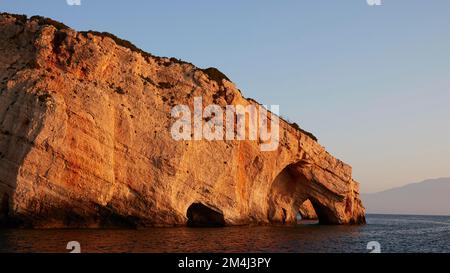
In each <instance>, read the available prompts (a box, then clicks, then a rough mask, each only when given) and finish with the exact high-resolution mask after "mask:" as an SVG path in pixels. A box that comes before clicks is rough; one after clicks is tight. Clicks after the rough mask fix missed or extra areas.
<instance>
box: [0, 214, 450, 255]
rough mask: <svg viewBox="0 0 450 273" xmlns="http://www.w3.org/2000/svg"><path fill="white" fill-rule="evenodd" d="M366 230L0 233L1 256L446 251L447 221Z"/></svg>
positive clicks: (410, 220)
mask: <svg viewBox="0 0 450 273" xmlns="http://www.w3.org/2000/svg"><path fill="white" fill-rule="evenodd" d="M367 221H368V224H367V225H365V226H319V225H315V224H300V225H297V226H295V227H226V228H184V227H183V228H150V229H141V230H0V252H69V250H66V246H67V243H68V242H69V241H78V242H79V243H80V245H81V252H369V250H367V243H368V242H370V241H377V242H379V243H380V245H381V252H450V217H449V216H406V215H368V216H367Z"/></svg>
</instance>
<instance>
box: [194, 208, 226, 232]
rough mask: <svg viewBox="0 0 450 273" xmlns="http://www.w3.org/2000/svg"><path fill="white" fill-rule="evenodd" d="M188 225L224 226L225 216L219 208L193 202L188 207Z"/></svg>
mask: <svg viewBox="0 0 450 273" xmlns="http://www.w3.org/2000/svg"><path fill="white" fill-rule="evenodd" d="M186 217H187V218H188V221H187V226H188V227H224V226H225V218H224V215H223V213H222V212H220V211H219V210H217V209H213V208H211V207H208V206H205V205H204V204H202V203H193V204H192V205H190V206H189V208H188V209H187V213H186Z"/></svg>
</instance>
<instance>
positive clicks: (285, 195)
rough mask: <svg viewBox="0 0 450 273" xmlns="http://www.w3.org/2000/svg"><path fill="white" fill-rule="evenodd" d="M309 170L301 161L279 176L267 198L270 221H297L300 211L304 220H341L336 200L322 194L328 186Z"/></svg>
mask: <svg viewBox="0 0 450 273" xmlns="http://www.w3.org/2000/svg"><path fill="white" fill-rule="evenodd" d="M309 171H310V167H309V166H308V165H307V164H305V163H304V162H301V161H300V162H297V163H293V164H290V165H288V166H286V167H285V168H284V169H283V170H282V171H281V172H280V173H279V174H278V175H277V176H276V178H275V179H274V180H273V183H272V185H271V188H270V192H269V198H268V214H267V215H268V220H269V222H271V223H279V224H296V223H297V214H298V213H300V215H301V216H302V218H303V219H311V220H313V219H314V220H318V223H319V224H337V223H339V219H338V218H337V212H336V211H335V210H334V208H333V202H334V200H327V198H326V197H324V196H323V191H326V189H325V190H324V189H323V188H321V186H320V183H317V182H316V181H315V180H314V179H313V178H311V176H310V175H309ZM328 201H329V202H328ZM305 207H306V208H305ZM302 209H303V212H302ZM302 213H303V215H302ZM307 213H308V214H311V215H307ZM311 216H315V217H311Z"/></svg>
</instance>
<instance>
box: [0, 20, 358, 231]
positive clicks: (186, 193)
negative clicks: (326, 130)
mask: <svg viewBox="0 0 450 273" xmlns="http://www.w3.org/2000/svg"><path fill="white" fill-rule="evenodd" d="M0 92H1V93H0V122H1V123H0V198H1V201H0V222H1V223H2V225H14V226H28V227H43V228H53V227H54V228H56V227H108V226H113V227H117V226H125V227H130V226H131V227H134V226H173V225H186V224H187V223H188V222H189V223H191V224H192V223H193V222H195V221H196V220H195V219H200V220H198V221H199V222H198V223H197V224H202V223H200V222H206V224H211V225H212V226H215V225H242V224H252V223H254V224H269V223H285V224H289V223H294V222H295V221H296V220H295V216H296V214H297V212H298V211H299V209H300V208H301V206H302V204H303V203H304V202H305V201H306V200H309V201H310V203H311V206H312V207H313V208H314V210H315V213H317V216H318V218H319V221H320V222H321V223H324V224H360V223H364V222H365V218H364V208H363V206H362V204H361V201H360V199H359V189H358V183H357V182H355V181H354V180H353V179H352V170H351V167H350V166H348V165H346V164H345V163H343V162H341V161H340V160H338V159H336V158H334V157H333V156H331V155H330V154H329V153H328V152H327V151H326V150H325V149H324V148H323V147H322V146H321V145H319V144H318V142H317V141H316V139H315V138H314V136H312V135H311V134H309V133H307V132H305V131H303V130H301V129H300V128H299V127H298V126H296V125H292V124H289V123H287V122H285V121H283V120H281V121H280V145H279V148H278V149H276V150H275V151H271V152H262V151H261V150H260V147H259V143H258V142H257V141H250V140H247V141H206V140H202V141H175V140H174V139H172V137H171V134H170V126H171V124H172V123H173V118H172V117H171V114H170V113H171V108H172V107H173V106H174V105H176V104H186V105H192V98H193V97H196V96H201V97H203V100H204V103H205V104H211V103H217V104H219V105H221V106H224V105H226V104H242V105H247V104H256V102H255V101H253V100H249V99H246V98H244V97H243V96H242V94H241V93H240V91H239V90H238V89H237V88H236V87H235V85H234V84H233V83H232V82H230V81H229V80H228V79H227V78H226V77H224V76H223V75H222V74H221V73H220V72H218V71H217V70H215V69H208V70H202V69H199V68H197V67H195V66H194V65H192V64H189V63H185V62H181V61H178V60H176V59H173V58H162V57H155V56H152V55H150V54H147V53H145V52H142V51H140V50H139V49H137V48H135V47H134V46H133V45H131V44H130V43H128V42H126V41H123V40H120V39H117V38H115V37H114V36H112V35H110V34H104V33H103V34H102V33H94V32H88V33H86V32H84V33H82V32H76V31H74V30H72V29H70V28H67V27H65V26H64V25H62V24H60V23H57V22H54V21H51V20H49V19H44V18H40V17H34V18H31V19H26V18H25V17H20V16H13V15H8V14H2V15H0ZM188 211H189V213H188ZM188 215H192V219H188ZM194 218H195V219H194ZM195 224H196V223H193V225H194V226H195Z"/></svg>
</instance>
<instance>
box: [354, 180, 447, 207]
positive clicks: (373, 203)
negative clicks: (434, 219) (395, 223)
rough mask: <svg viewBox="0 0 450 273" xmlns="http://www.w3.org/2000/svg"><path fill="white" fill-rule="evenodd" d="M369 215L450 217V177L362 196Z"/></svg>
mask: <svg viewBox="0 0 450 273" xmlns="http://www.w3.org/2000/svg"><path fill="white" fill-rule="evenodd" d="M361 197H362V200H363V204H364V206H365V207H366V212H367V213H385V214H419V215H450V177H447V178H438V179H429V180H425V181H422V182H419V183H414V184H408V185H406V186H403V187H399V188H394V189H390V190H386V191H382V192H378V193H372V194H361Z"/></svg>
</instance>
